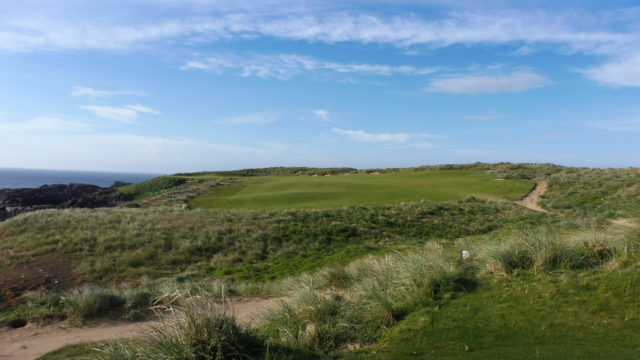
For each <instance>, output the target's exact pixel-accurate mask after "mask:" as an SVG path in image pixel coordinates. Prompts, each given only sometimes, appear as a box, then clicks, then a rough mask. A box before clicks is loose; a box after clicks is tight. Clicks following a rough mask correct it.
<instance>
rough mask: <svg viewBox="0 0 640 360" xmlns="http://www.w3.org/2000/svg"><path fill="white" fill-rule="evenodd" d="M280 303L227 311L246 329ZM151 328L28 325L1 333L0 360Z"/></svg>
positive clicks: (239, 304) (234, 305) (249, 301)
mask: <svg viewBox="0 0 640 360" xmlns="http://www.w3.org/2000/svg"><path fill="white" fill-rule="evenodd" d="M279 301H280V300H278V299H263V298H237V299H231V300H230V301H229V305H230V306H229V307H228V310H227V311H228V312H230V313H233V314H234V315H235V316H236V319H237V321H238V323H239V324H240V325H242V326H249V325H251V323H252V322H253V321H254V320H255V319H256V317H257V315H258V314H259V313H260V311H261V310H263V309H266V308H270V307H274V306H276V305H277V304H278V303H279ZM154 325H158V322H156V321H145V322H139V323H124V322H115V323H103V324H99V325H96V326H87V327H81V328H77V327H72V326H70V325H69V324H67V323H57V324H50V325H35V324H27V326H25V327H23V328H20V329H15V330H1V331H0V360H5V359H11V360H30V359H36V358H38V357H39V356H42V355H44V354H46V353H48V352H51V351H53V350H56V349H59V348H61V347H63V346H66V345H71V344H78V343H85V342H92V341H100V340H108V339H114V338H130V337H138V336H142V335H143V334H144V331H145V330H146V329H148V328H149V327H151V326H154Z"/></svg>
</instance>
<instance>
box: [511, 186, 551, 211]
mask: <svg viewBox="0 0 640 360" xmlns="http://www.w3.org/2000/svg"><path fill="white" fill-rule="evenodd" d="M547 186H548V184H547V183H546V182H545V181H538V182H537V183H536V186H535V187H534V188H533V190H531V192H529V193H528V194H527V196H525V197H524V198H522V200H520V201H516V204H518V205H522V206H524V207H526V208H527V209H531V210H533V211H539V212H543V213H549V211H547V210H545V209H543V208H542V207H540V205H538V199H539V198H540V196H542V194H544V193H545V192H546V191H547Z"/></svg>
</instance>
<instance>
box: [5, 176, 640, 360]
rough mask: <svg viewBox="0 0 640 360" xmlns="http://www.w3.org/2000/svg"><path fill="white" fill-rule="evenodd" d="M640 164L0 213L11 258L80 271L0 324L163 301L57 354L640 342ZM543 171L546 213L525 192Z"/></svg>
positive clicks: (160, 194)
mask: <svg viewBox="0 0 640 360" xmlns="http://www.w3.org/2000/svg"><path fill="white" fill-rule="evenodd" d="M322 171H326V172H325V173H322ZM321 174H322V175H331V176H320V175H321ZM347 174H348V175H347ZM313 175H318V176H313ZM639 177H640V172H638V170H637V169H615V170H612V169H579V168H565V167H559V166H555V165H548V164H542V165H526V164H493V165H491V164H470V165H441V166H434V167H421V168H412V169H376V170H365V171H363V170H360V171H358V170H354V169H313V168H270V169H250V170H241V171H237V172H218V173H196V174H177V175H173V176H170V177H162V178H157V179H152V180H150V181H148V182H146V184H145V183H141V184H136V185H131V186H129V187H127V188H124V189H123V191H125V192H127V194H129V195H130V196H131V198H132V199H136V200H133V201H132V203H131V204H129V207H131V206H137V207H138V208H126V207H123V208H116V209H97V210H47V211H39V212H33V213H28V214H23V215H20V216H18V217H16V218H13V219H10V220H8V221H5V222H2V223H0V233H1V234H2V235H1V236H0V237H1V238H2V240H1V241H0V248H1V249H2V252H3V255H2V257H1V258H0V259H1V261H2V264H3V265H2V266H4V267H5V268H7V269H14V268H18V267H19V266H22V264H28V263H30V262H37V261H39V260H42V259H46V258H47V257H64V258H66V259H69V261H68V262H67V263H68V271H69V273H70V274H72V278H73V281H72V282H66V283H65V285H64V286H63V287H62V288H58V289H42V290H36V291H26V292H24V293H23V294H22V295H21V296H16V295H17V294H9V293H7V294H8V295H6V298H7V299H8V300H7V301H6V302H7V303H11V304H13V305H7V306H6V309H5V310H4V311H3V312H0V321H4V322H7V323H8V322H9V321H11V320H14V319H18V318H19V319H27V320H28V321H37V320H46V319H70V320H72V321H78V322H86V321H98V320H99V319H124V320H131V321H134V320H139V319H145V318H149V317H158V316H159V320H160V322H159V323H158V325H157V326H156V327H155V328H154V329H153V330H151V331H149V332H148V333H147V334H146V335H145V336H144V337H142V338H139V339H133V340H114V341H108V342H102V343H93V344H90V345H88V346H84V347H82V346H78V345H76V346H71V347H68V348H66V349H62V350H59V351H58V352H57V353H51V354H49V355H48V357H47V359H58V358H65V356H66V357H69V358H73V356H78V357H89V358H97V359H146V358H149V359H150V358H153V359H162V358H166V359H169V358H171V359H326V358H348V359H356V358H358V359H360V358H362V359H369V358H373V359H390V358H393V359H396V358H397V359H403V358H407V359H408V358H416V357H417V358H434V359H458V358H470V359H490V358H491V359H493V358H505V359H509V358H513V359H537V358H545V359H583V358H621V359H635V358H638V356H640V352H639V351H638V349H637V344H638V341H639V340H640V338H639V337H638V334H637V331H636V329H637V324H638V323H637V321H638V319H639V316H640V303H639V302H638V301H637V299H638V298H640V282H639V280H638V277H637V271H638V270H640V265H639V264H640V261H639V260H640V257H639V255H640V228H638V227H636V226H634V224H636V223H637V221H638V220H637V219H638V217H640V208H638V206H639V205H638V201H637V199H640V185H639V184H640V181H639V180H640V178H639ZM535 181H546V182H547V183H548V184H549V187H548V191H547V193H546V194H544V195H543V198H542V199H541V201H540V202H539V204H540V205H541V206H542V207H544V208H545V209H546V210H548V211H550V212H549V213H539V212H534V211H531V210H528V209H525V208H523V207H520V206H518V205H516V204H515V203H513V200H519V199H520V198H521V197H522V196H524V195H525V194H526V193H527V192H528V191H529V190H531V188H532V187H533V184H534V183H535ZM421 184H423V185H424V187H421ZM438 189H441V190H442V192H440V193H439V192H438V191H435V190H438ZM314 193H320V194H323V195H322V196H319V197H317V198H314V197H313V194H314ZM341 194H342V195H341ZM307 195H308V196H309V197H308V199H311V200H305V199H307V197H306V196H307ZM332 196H333V197H332ZM403 196H406V198H405V197H403ZM412 196H413V198H412ZM394 199H396V200H397V201H394ZM314 202H315V203H316V204H318V205H317V206H314V208H313V209H308V208H307V207H309V206H308V205H309V204H313V203H314ZM132 204H133V205H132ZM180 204H182V205H184V206H176V205H180ZM621 218H623V219H625V221H626V222H625V223H624V226H623V225H617V224H614V223H612V222H611V221H610V220H616V219H621ZM463 250H465V251H466V254H469V256H468V257H466V258H463V257H462V256H461V252H462V251H463ZM8 254H9V255H8ZM43 263H44V262H43ZM255 295H261V296H271V297H278V298H280V299H282V301H281V304H280V305H279V306H276V307H275V308H271V309H270V310H268V311H265V312H264V314H263V316H262V317H261V318H260V319H259V321H257V322H256V324H255V325H254V326H252V327H248V328H245V327H242V326H239V325H238V324H237V323H236V320H235V319H234V317H233V316H232V315H230V314H229V313H228V312H225V311H224V307H223V306H222V307H221V306H220V299H225V298H227V297H230V296H255ZM163 309H171V310H172V312H171V314H173V315H166V313H165V312H164V311H162V310H163ZM56 354H60V355H56Z"/></svg>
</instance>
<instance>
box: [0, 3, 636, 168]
mask: <svg viewBox="0 0 640 360" xmlns="http://www.w3.org/2000/svg"><path fill="white" fill-rule="evenodd" d="M634 3H635V4H634ZM0 146H1V150H0V167H9V168H41V169H68V170H90V171H127V172H149V173H175V172H186V171H204V170H229V169H240V168H250V167H268V166H318V167H341V166H348V167H355V168H384V167H408V166H419V165H430V164H445V163H471V162H476V161H481V162H501V161H508V162H518V163H520V162H527V163H555V164H561V165H569V166H587V167H628V166H635V167H638V166H640V156H638V154H639V153H640V6H638V3H637V1H635V2H634V1H615V0H614V1H589V0H585V1H572V0H569V1H545V0H532V1H499V0H486V1H475V0H470V1H465V0H449V1H444V0H423V1H421V0H396V1H391V0H367V1H365V0H348V1H325V0H310V1H304V0H297V1H282V0H262V1H257V0H256V1H246V0H92V1H86V0H24V1H19V2H18V1H13V0H0Z"/></svg>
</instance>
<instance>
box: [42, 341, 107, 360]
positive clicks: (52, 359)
mask: <svg viewBox="0 0 640 360" xmlns="http://www.w3.org/2000/svg"><path fill="white" fill-rule="evenodd" d="M97 344H98V343H89V344H87V343H83V344H73V345H67V346H65V347H63V348H60V349H58V350H55V351H52V352H50V353H47V354H45V355H42V356H41V357H39V358H38V360H62V359H67V360H69V359H75V360H80V359H87V358H88V356H90V355H95V353H96V351H95V350H93V349H92V348H91V347H92V346H96V345H97Z"/></svg>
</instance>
